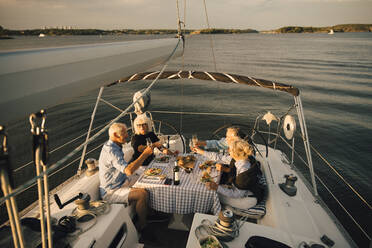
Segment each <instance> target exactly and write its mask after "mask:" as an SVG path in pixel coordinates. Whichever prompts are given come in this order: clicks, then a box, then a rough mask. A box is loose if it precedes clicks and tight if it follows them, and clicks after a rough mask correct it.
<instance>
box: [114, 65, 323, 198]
mask: <svg viewBox="0 0 372 248" xmlns="http://www.w3.org/2000/svg"><path fill="white" fill-rule="evenodd" d="M154 79H158V80H160V79H172V80H174V79H199V80H207V81H216V82H223V83H236V84H245V85H248V86H256V87H262V88H267V89H272V90H279V91H283V92H287V93H289V94H291V95H292V96H293V97H294V101H295V107H296V110H297V116H298V121H299V123H300V127H301V133H302V139H303V142H304V147H305V151H306V157H307V162H308V165H309V169H310V175H311V182H312V185H313V190H314V195H316V196H317V195H318V190H317V187H316V181H315V174H314V167H313V161H312V157H311V149H310V142H309V138H308V133H307V127H306V122H305V115H304V111H303V107H302V102H301V98H300V91H299V90H298V89H297V88H296V87H293V86H291V85H287V84H282V83H277V82H274V81H269V80H265V79H258V78H253V77H247V76H241V75H235V74H227V73H219V72H205V71H163V72H160V71H155V72H144V73H138V74H134V75H132V76H128V77H125V78H122V79H120V80H118V81H117V82H114V83H112V84H109V85H108V87H109V86H113V85H116V84H118V83H126V82H133V81H140V80H154Z"/></svg>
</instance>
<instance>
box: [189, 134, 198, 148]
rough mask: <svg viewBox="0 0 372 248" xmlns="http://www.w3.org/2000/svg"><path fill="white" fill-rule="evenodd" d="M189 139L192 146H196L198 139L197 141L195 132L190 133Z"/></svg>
mask: <svg viewBox="0 0 372 248" xmlns="http://www.w3.org/2000/svg"><path fill="white" fill-rule="evenodd" d="M191 140H192V143H193V146H196V145H197V143H198V141H199V140H198V136H197V135H196V134H193V135H192V138H191Z"/></svg>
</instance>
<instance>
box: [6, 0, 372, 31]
mask: <svg viewBox="0 0 372 248" xmlns="http://www.w3.org/2000/svg"><path fill="white" fill-rule="evenodd" d="M205 2H206V5H207V13H208V20H209V24H210V27H212V28H239V29H247V28H251V29H256V30H260V31H262V30H271V29H277V28H280V27H283V26H313V27H324V26H333V25H337V24H350V23H364V24H371V23H372V0H205ZM185 3H186V8H184V6H185ZM178 5H179V12H180V17H181V19H182V20H185V24H186V28H188V29H202V28H206V27H207V21H206V14H205V9H204V0H178ZM185 10H186V11H185ZM177 13H178V11H177V0H0V25H1V26H2V27H3V28H6V29H34V28H43V27H62V26H64V27H66V26H68V27H73V28H97V29H107V30H110V29H157V28H159V29H160V28H162V29H165V28H166V29H168V28H169V29H176V28H177V16H178V15H177ZM185 13H186V15H185Z"/></svg>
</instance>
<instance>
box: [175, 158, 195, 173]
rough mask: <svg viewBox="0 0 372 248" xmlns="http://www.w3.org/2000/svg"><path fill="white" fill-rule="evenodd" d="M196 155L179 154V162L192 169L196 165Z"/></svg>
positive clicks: (183, 166)
mask: <svg viewBox="0 0 372 248" xmlns="http://www.w3.org/2000/svg"><path fill="white" fill-rule="evenodd" d="M195 161H196V157H195V156H193V155H188V156H178V157H177V164H178V165H179V166H180V167H181V168H183V169H186V170H192V169H193V168H194V166H195Z"/></svg>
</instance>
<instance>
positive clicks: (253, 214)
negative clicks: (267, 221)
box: [226, 175, 268, 219]
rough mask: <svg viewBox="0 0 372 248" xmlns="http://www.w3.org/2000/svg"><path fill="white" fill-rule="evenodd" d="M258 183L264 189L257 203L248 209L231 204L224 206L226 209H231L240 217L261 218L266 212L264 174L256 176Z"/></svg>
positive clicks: (265, 182) (266, 193)
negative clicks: (262, 196)
mask: <svg viewBox="0 0 372 248" xmlns="http://www.w3.org/2000/svg"><path fill="white" fill-rule="evenodd" d="M258 184H259V185H260V187H262V188H263V189H264V192H265V193H264V198H263V199H262V201H260V202H259V203H257V204H256V205H255V206H254V207H251V208H248V209H240V208H235V207H232V206H226V209H229V210H231V211H232V212H233V213H234V214H236V215H240V216H242V217H248V218H252V219H261V218H262V217H263V216H265V214H266V200H267V195H268V192H267V181H266V178H265V175H260V176H259V178H258Z"/></svg>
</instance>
